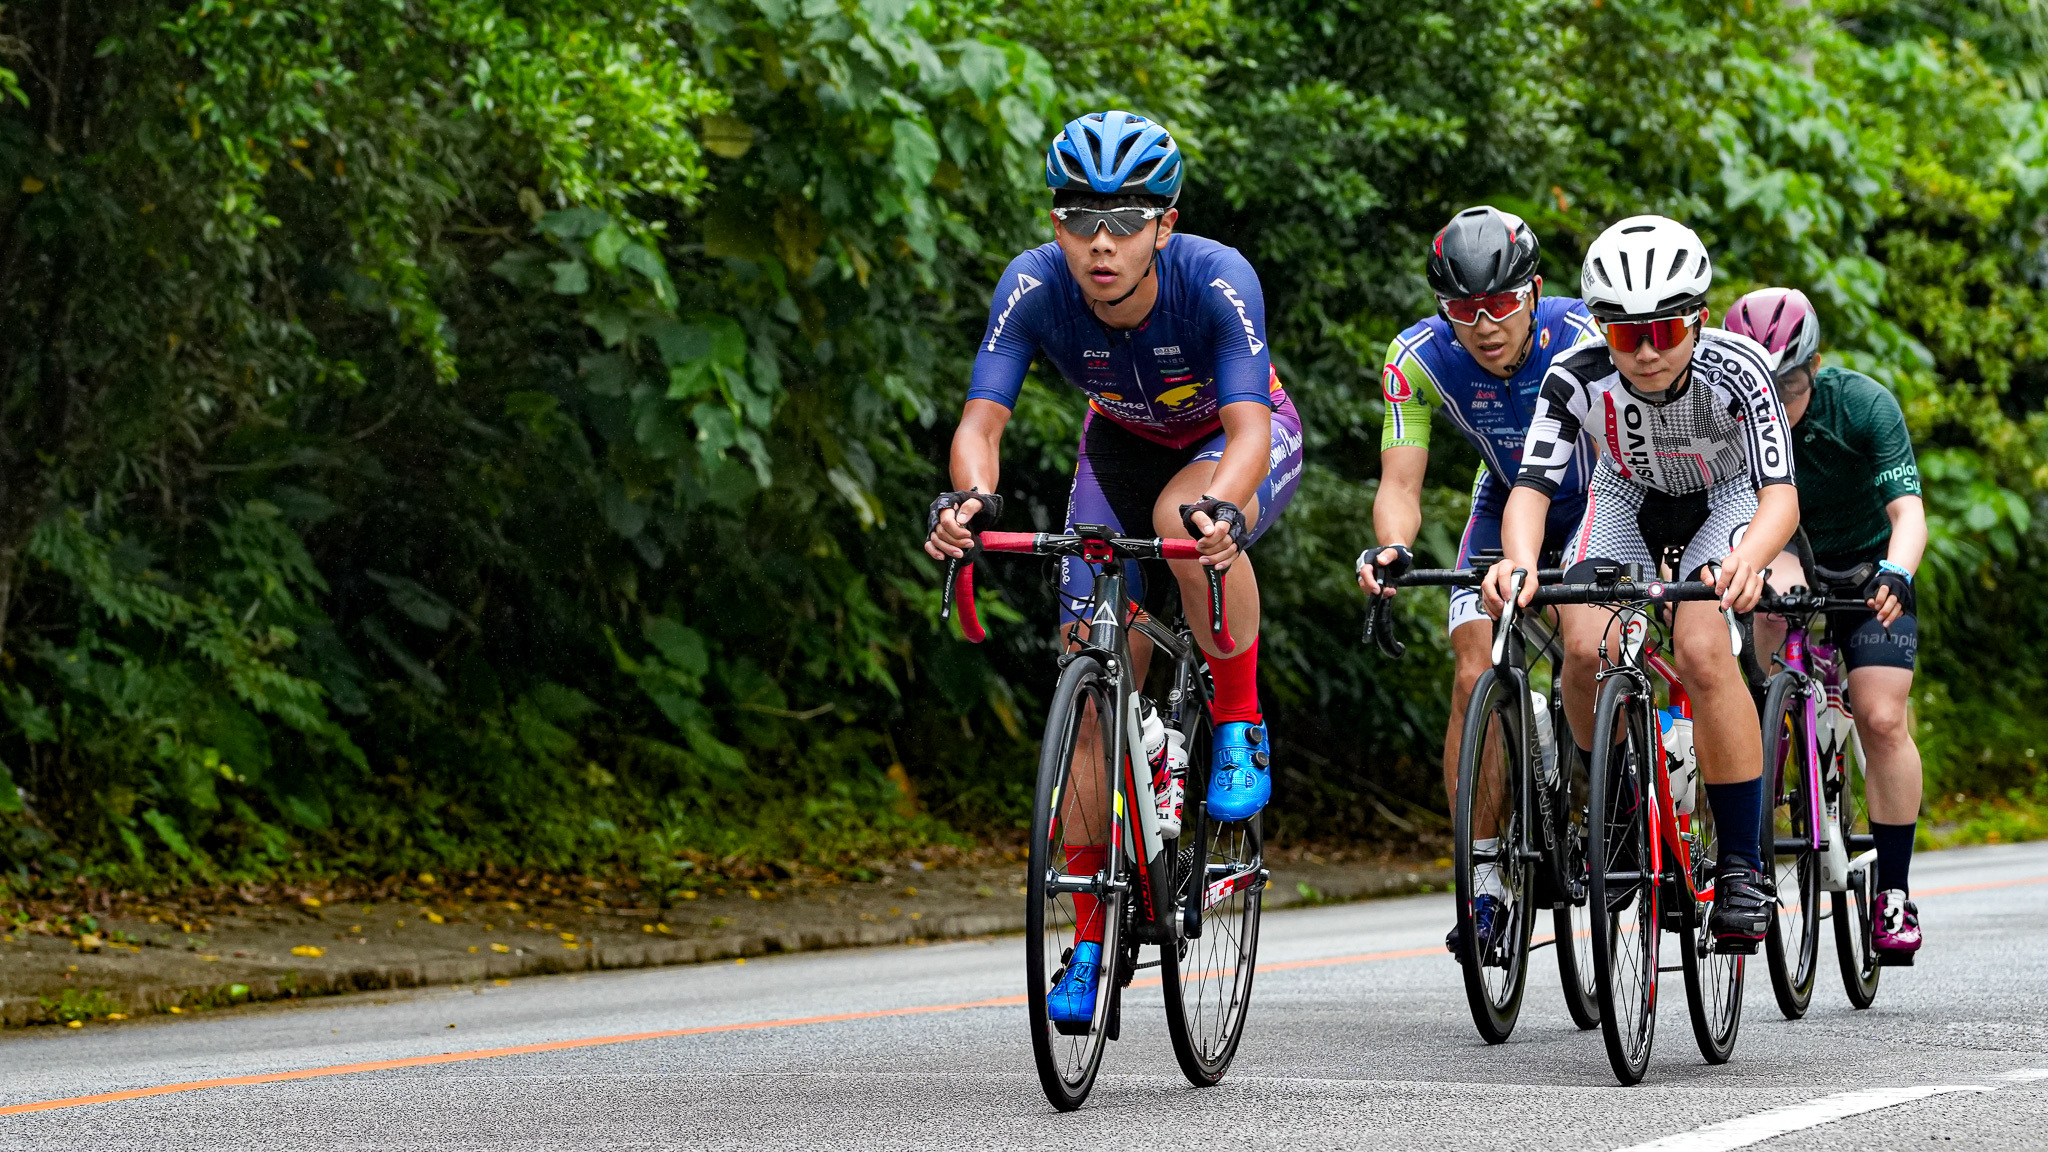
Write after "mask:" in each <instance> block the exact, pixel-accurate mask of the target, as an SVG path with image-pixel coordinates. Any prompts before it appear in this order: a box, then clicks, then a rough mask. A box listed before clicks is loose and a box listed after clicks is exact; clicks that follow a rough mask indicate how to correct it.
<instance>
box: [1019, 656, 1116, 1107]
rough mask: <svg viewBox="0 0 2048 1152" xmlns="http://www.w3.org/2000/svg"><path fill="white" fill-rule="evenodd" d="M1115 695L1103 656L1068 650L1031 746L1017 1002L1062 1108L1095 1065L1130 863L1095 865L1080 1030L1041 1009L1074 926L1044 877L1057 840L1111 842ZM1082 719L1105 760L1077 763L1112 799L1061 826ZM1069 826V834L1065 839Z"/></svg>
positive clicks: (1060, 853)
mask: <svg viewBox="0 0 2048 1152" xmlns="http://www.w3.org/2000/svg"><path fill="white" fill-rule="evenodd" d="M1117 694H1118V687H1117V685H1116V683H1115V682H1114V681H1113V680H1112V679H1111V678H1110V677H1109V676H1108V675H1107V673H1106V672H1105V671H1104V669H1103V667H1102V665H1101V663H1099V662H1098V661H1097V660H1095V658H1093V657H1090V656H1080V657H1076V658H1075V659H1074V660H1073V661H1072V662H1071V663H1069V664H1068V665H1067V667H1066V670H1065V671H1064V672H1063V673H1061V675H1060V679H1059V686H1058V687H1057V688H1056V689H1055V690H1054V693H1053V700H1052V708H1051V709H1050V711H1049V712H1048V713H1047V716H1046V725H1045V741H1044V743H1043V744H1042V745H1041V746H1040V749H1039V758H1038V786H1037V790H1036V797H1035V806H1034V809H1033V813H1032V818H1031V851H1030V856H1029V862H1028V864H1027V866H1026V873H1025V887H1026V896H1025V910H1024V920H1025V924H1024V939H1025V949H1024V969H1025V1004H1026V1007H1027V1008H1028V1011H1029V1016H1030V1021H1031V1054H1032V1059H1033V1061H1034V1063H1035V1064H1036V1065H1037V1069H1038V1082H1039V1085H1040V1087H1042V1088H1043V1089H1044V1090H1045V1097H1046V1099H1047V1100H1048V1101H1050V1102H1051V1104H1052V1106H1053V1107H1054V1108H1057V1109H1059V1110H1060V1111H1062V1112H1070V1111H1073V1110H1074V1109H1076V1108H1079V1107H1080V1106H1081V1105H1082V1103H1083V1102H1085V1101H1086V1100H1087V1099H1088V1093H1089V1092H1090V1091H1091V1090H1093V1088H1094V1086H1095V1077H1096V1074H1097V1072H1099V1071H1100V1070H1101V1067H1102V1055H1103V1050H1104V1048H1105V1047H1106V1045H1107V1043H1108V1036H1109V1029H1110V1014H1111V1009H1112V1005H1113V1002H1114V1000H1115V993H1116V976H1117V973H1116V969H1117V965H1118V963H1119V957H1120V955H1121V944H1122V941H1121V940H1120V939H1119V937H1120V936H1121V934H1122V929H1123V922H1124V914H1123V913H1124V908H1123V905H1124V902H1125V901H1126V900H1128V898H1129V897H1128V889H1125V890H1123V891H1119V890H1118V889H1117V887H1116V885H1117V883H1118V881H1119V879H1120V878H1125V877H1127V875H1128V872H1129V868H1128V865H1127V863H1126V862H1125V861H1124V860H1123V859H1122V855H1123V854H1122V853H1120V852H1110V853H1108V855H1107V857H1106V859H1105V860H1104V864H1103V872H1101V873H1099V875H1102V876H1104V877H1105V878H1106V879H1107V881H1108V888H1107V890H1105V891H1102V892H1100V893H1099V894H1097V895H1096V897H1095V898H1096V899H1098V900H1100V901H1101V910H1100V915H1101V918H1102V921H1103V926H1102V941H1101V944H1102V969H1101V974H1100V976H1099V977H1098V982H1097V985H1096V988H1097V991H1096V996H1095V1011H1094V1016H1093V1019H1092V1020H1091V1021H1090V1022H1089V1024H1088V1027H1087V1030H1086V1031H1085V1032H1084V1033H1080V1034H1078V1035H1076V1034H1069V1033H1065V1032H1062V1031H1060V1030H1059V1026H1058V1025H1057V1024H1055V1023H1054V1022H1053V1021H1052V1019H1051V1017H1050V1015H1049V1013H1048V1011H1047V1003H1046V1000H1047V997H1048V995H1049V993H1050V992H1051V990H1052V988H1053V986H1054V984H1055V983H1057V981H1058V979H1059V973H1060V972H1061V971H1063V970H1064V966H1065V964H1066V963H1067V960H1068V959H1069V958H1070V956H1071V949H1072V947H1073V946H1074V944H1075V942H1076V937H1077V933H1078V929H1079V928H1080V915H1079V913H1078V912H1077V910H1076V907H1075V903H1076V897H1075V896H1074V895H1073V894H1071V893H1065V892H1061V891H1058V890H1057V889H1056V888H1055V887H1054V886H1053V883H1052V877H1053V876H1054V875H1055V874H1056V870H1057V873H1058V874H1063V873H1064V872H1065V870H1066V868H1067V867H1068V863H1067V857H1066V854H1065V848H1066V847H1067V846H1068V845H1069V844H1073V845H1080V846H1092V845H1107V844H1109V843H1112V842H1113V837H1112V836H1111V834H1110V824H1109V821H1110V816H1109V813H1110V812H1111V811H1113V810H1114V807H1115V806H1114V799H1115V795H1116V793H1115V789H1116V788H1117V787H1118V779H1117V773H1116V772H1114V771H1112V770H1111V766H1110V764H1109V762H1108V760H1109V754H1108V750H1109V749H1112V748H1114V747H1115V741H1114V739H1113V736H1114V731H1113V725H1114V719H1113V718H1114V716H1115V715H1116V712H1115V707H1114V705H1115V701H1116V698H1117ZM1091 703H1092V704H1093V705H1094V709H1093V715H1092V716H1090V715H1089V712H1090V707H1089V706H1090V704H1091ZM1090 723H1093V724H1095V725H1097V726H1098V729H1099V731H1100V736H1101V746H1102V748H1103V749H1104V751H1105V756H1104V763H1102V764H1100V765H1092V766H1088V765H1084V766H1082V767H1083V769H1086V768H1088V767H1093V768H1094V769H1095V770H1096V771H1099V772H1101V773H1102V774H1103V777H1104V781H1103V783H1104V787H1105V788H1107V789H1108V790H1109V791H1108V793H1107V798H1108V799H1109V800H1110V801H1111V803H1110V804H1108V805H1104V806H1103V811H1102V813H1101V815H1100V816H1099V817H1098V818H1097V819H1096V820H1094V821H1091V822H1089V823H1088V824H1087V825H1085V826H1083V825H1077V826H1075V827H1074V828H1072V829H1069V827H1068V805H1069V804H1070V803H1071V801H1072V796H1073V794H1074V793H1073V789H1072V788H1071V787H1069V784H1070V783H1071V781H1072V777H1073V775H1074V770H1075V765H1074V759H1075V751H1076V748H1077V745H1078V743H1079V740H1080V735H1081V731H1082V727H1083V725H1085V724H1090ZM1070 835H1072V836H1075V837H1076V838H1075V839H1071V840H1070V839H1068V837H1069V836H1070Z"/></svg>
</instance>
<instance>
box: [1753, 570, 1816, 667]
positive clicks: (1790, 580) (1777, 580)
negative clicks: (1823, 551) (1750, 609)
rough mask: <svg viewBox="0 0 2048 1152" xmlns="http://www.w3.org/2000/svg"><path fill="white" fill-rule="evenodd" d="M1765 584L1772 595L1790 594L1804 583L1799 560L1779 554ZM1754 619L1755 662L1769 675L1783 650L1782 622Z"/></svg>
mask: <svg viewBox="0 0 2048 1152" xmlns="http://www.w3.org/2000/svg"><path fill="white" fill-rule="evenodd" d="M1764 583H1765V585H1766V586H1768V587H1769V588H1770V590H1771V591H1773V592H1780V593H1783V592H1790V591H1791V590H1792V589H1794V588H1797V587H1799V586H1801V585H1803V584H1805V583H1806V569H1805V568H1803V567H1801V566H1800V564H1799V557H1797V556H1794V555H1793V554H1792V553H1790V552H1780V553H1778V558H1777V559H1776V560H1773V561H1771V578H1770V579H1769V580H1766V581H1764ZM1753 619H1754V620H1755V622H1756V623H1755V627H1756V658H1757V661H1758V662H1759V663H1761V664H1762V665H1763V666H1764V671H1766V672H1768V671H1770V668H1771V661H1772V660H1773V659H1775V658H1777V656H1778V655H1779V653H1780V652H1781V651H1782V650H1783V649H1784V647H1785V632H1786V630H1787V629H1786V625H1785V618H1784V617H1783V616H1771V615H1767V614H1765V613H1762V612H1759V613H1757V614H1756V616H1755V617H1753Z"/></svg>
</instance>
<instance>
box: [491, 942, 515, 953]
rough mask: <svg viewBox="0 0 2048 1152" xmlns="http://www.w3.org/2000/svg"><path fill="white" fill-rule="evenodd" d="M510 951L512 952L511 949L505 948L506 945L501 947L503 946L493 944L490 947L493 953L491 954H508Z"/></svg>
mask: <svg viewBox="0 0 2048 1152" xmlns="http://www.w3.org/2000/svg"><path fill="white" fill-rule="evenodd" d="M511 950H512V949H511V948H509V947H507V946H506V945H503V944H493V945H491V951H493V952H510V951H511Z"/></svg>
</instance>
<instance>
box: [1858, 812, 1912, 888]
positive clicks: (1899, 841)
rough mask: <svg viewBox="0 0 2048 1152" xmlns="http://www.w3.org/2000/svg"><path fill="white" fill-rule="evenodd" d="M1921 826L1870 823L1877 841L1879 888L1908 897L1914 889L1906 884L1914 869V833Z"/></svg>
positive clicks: (1872, 835) (1873, 837)
mask: <svg viewBox="0 0 2048 1152" xmlns="http://www.w3.org/2000/svg"><path fill="white" fill-rule="evenodd" d="M1919 827H1920V825H1919V824H1917V823H1914V824H1879V823H1878V822H1877V821H1875V820H1872V821H1871V822H1870V836H1871V838H1872V839H1874V840H1876V841H1877V886H1878V888H1879V890H1881V891H1886V892H1889V891H1890V890H1892V889H1894V888H1896V889H1898V890H1899V891H1901V892H1904V893H1906V894H1908V895H1911V894H1912V891H1913V889H1912V888H1911V887H1910V886H1909V885H1908V884H1907V883H1906V875H1907V873H1908V872H1910V871H1912V868H1913V832H1914V830H1916V829H1918V828H1919Z"/></svg>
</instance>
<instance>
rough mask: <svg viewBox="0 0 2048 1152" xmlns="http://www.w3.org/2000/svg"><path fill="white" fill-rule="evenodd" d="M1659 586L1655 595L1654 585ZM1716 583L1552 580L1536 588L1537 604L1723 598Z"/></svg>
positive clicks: (1667, 602)
mask: <svg viewBox="0 0 2048 1152" xmlns="http://www.w3.org/2000/svg"><path fill="white" fill-rule="evenodd" d="M1653 587H1655V588H1657V589H1658V592H1657V594H1656V595H1654V596H1653V595H1651V591H1650V590H1651V589H1652V588H1653ZM1720 598H1721V594H1720V593H1719V592H1716V591H1714V586H1713V585H1712V584H1707V583H1703V582H1701V581H1698V580H1686V581H1673V582H1671V583H1669V584H1662V585H1656V584H1652V583H1649V582H1645V583H1642V584H1550V585H1546V586H1544V587H1542V588H1538V589H1537V590H1536V597H1535V599H1533V600H1531V601H1530V605H1531V606H1532V607H1533V606H1535V605H1537V604H1648V603H1653V602H1654V603H1658V604H1673V603H1677V602H1679V601H1682V600H1719V599H1720Z"/></svg>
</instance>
